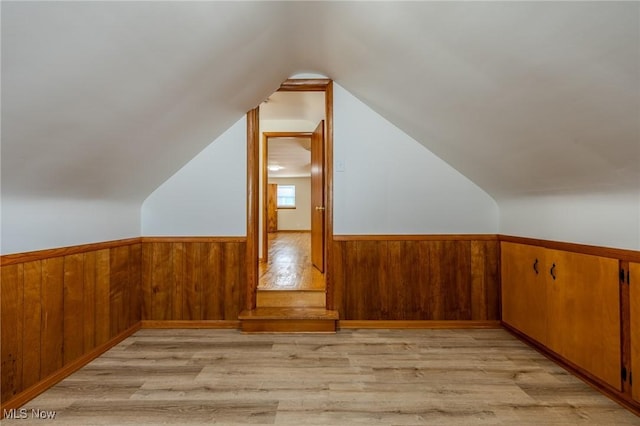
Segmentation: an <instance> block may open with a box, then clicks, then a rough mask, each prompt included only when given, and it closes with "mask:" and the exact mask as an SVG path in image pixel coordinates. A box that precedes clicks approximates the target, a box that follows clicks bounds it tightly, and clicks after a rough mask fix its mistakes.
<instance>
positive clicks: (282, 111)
mask: <svg viewBox="0 0 640 426" xmlns="http://www.w3.org/2000/svg"><path fill="white" fill-rule="evenodd" d="M324 116H325V108H324V92H275V93H273V94H272V95H270V96H269V97H268V98H267V99H266V101H265V102H263V103H262V104H261V105H260V120H261V122H262V121H267V120H268V121H280V120H282V121H288V120H295V121H300V120H303V121H307V122H309V124H310V126H309V129H310V130H313V129H314V128H315V127H316V124H317V123H319V122H320V121H321V120H324ZM261 127H264V126H263V125H262V124H261ZM286 130H289V131H291V130H293V129H285V131H286ZM268 156H269V158H268V165H270V166H275V165H277V166H280V167H282V169H281V170H278V171H269V177H272V178H285V177H309V176H311V139H310V138H269V149H268Z"/></svg>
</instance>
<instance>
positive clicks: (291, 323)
mask: <svg viewBox="0 0 640 426" xmlns="http://www.w3.org/2000/svg"><path fill="white" fill-rule="evenodd" d="M241 324H242V325H241V330H242V332H244V333H335V332H336V321H334V320H295V319H286V320H268V319H256V320H243V321H242V323H241Z"/></svg>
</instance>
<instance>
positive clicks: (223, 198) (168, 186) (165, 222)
mask: <svg viewBox="0 0 640 426" xmlns="http://www.w3.org/2000/svg"><path fill="white" fill-rule="evenodd" d="M246 148H247V129H246V117H242V118H241V119H240V120H238V121H237V122H236V123H235V124H234V125H233V126H232V127H231V128H229V129H228V130H227V131H226V132H224V133H223V134H222V135H221V136H220V137H219V138H218V139H216V140H215V141H214V142H213V143H211V144H210V145H209V146H207V147H206V148H205V149H204V150H203V151H202V152H200V153H199V154H198V155H197V156H195V157H194V158H193V159H192V160H191V161H190V162H189V163H187V164H186V165H185V166H184V167H183V168H182V169H180V170H179V171H178V172H177V173H176V174H174V175H173V176H172V177H171V178H169V179H168V180H167V181H166V182H164V183H163V184H162V185H161V186H160V187H158V188H157V189H156V190H155V191H154V192H153V193H152V194H151V195H150V196H149V197H148V198H147V199H146V200H145V201H144V203H143V205H142V235H145V236H150V235H156V236H159V235H167V236H187V235H189V236H195V235H214V236H245V235H246V228H247V226H246V220H247V219H246V217H247V209H246V200H247V196H246V193H247V178H246V170H247V149H246Z"/></svg>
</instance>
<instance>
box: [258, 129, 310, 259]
mask: <svg viewBox="0 0 640 426" xmlns="http://www.w3.org/2000/svg"><path fill="white" fill-rule="evenodd" d="M272 138H274V139H275V138H307V139H309V140H310V139H311V132H263V133H262V141H261V149H262V156H263V159H264V161H262V167H261V171H260V174H261V178H262V261H263V262H267V261H268V260H269V232H267V228H268V226H267V221H266V217H267V215H268V211H267V207H268V206H267V203H266V201H267V192H268V191H267V190H268V188H267V186H268V185H267V184H268V181H269V171H268V170H267V163H268V161H267V160H268V159H269V139H272Z"/></svg>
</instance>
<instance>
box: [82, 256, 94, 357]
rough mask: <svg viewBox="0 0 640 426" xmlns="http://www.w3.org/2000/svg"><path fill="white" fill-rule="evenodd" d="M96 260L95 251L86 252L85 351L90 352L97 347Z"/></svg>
mask: <svg viewBox="0 0 640 426" xmlns="http://www.w3.org/2000/svg"><path fill="white" fill-rule="evenodd" d="M96 261H97V256H96V252H95V251H93V252H88V253H84V293H83V295H84V297H83V301H82V322H83V331H84V332H83V336H82V340H83V342H84V348H83V353H88V352H90V351H91V350H93V348H95V347H96V272H97V269H96Z"/></svg>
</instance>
